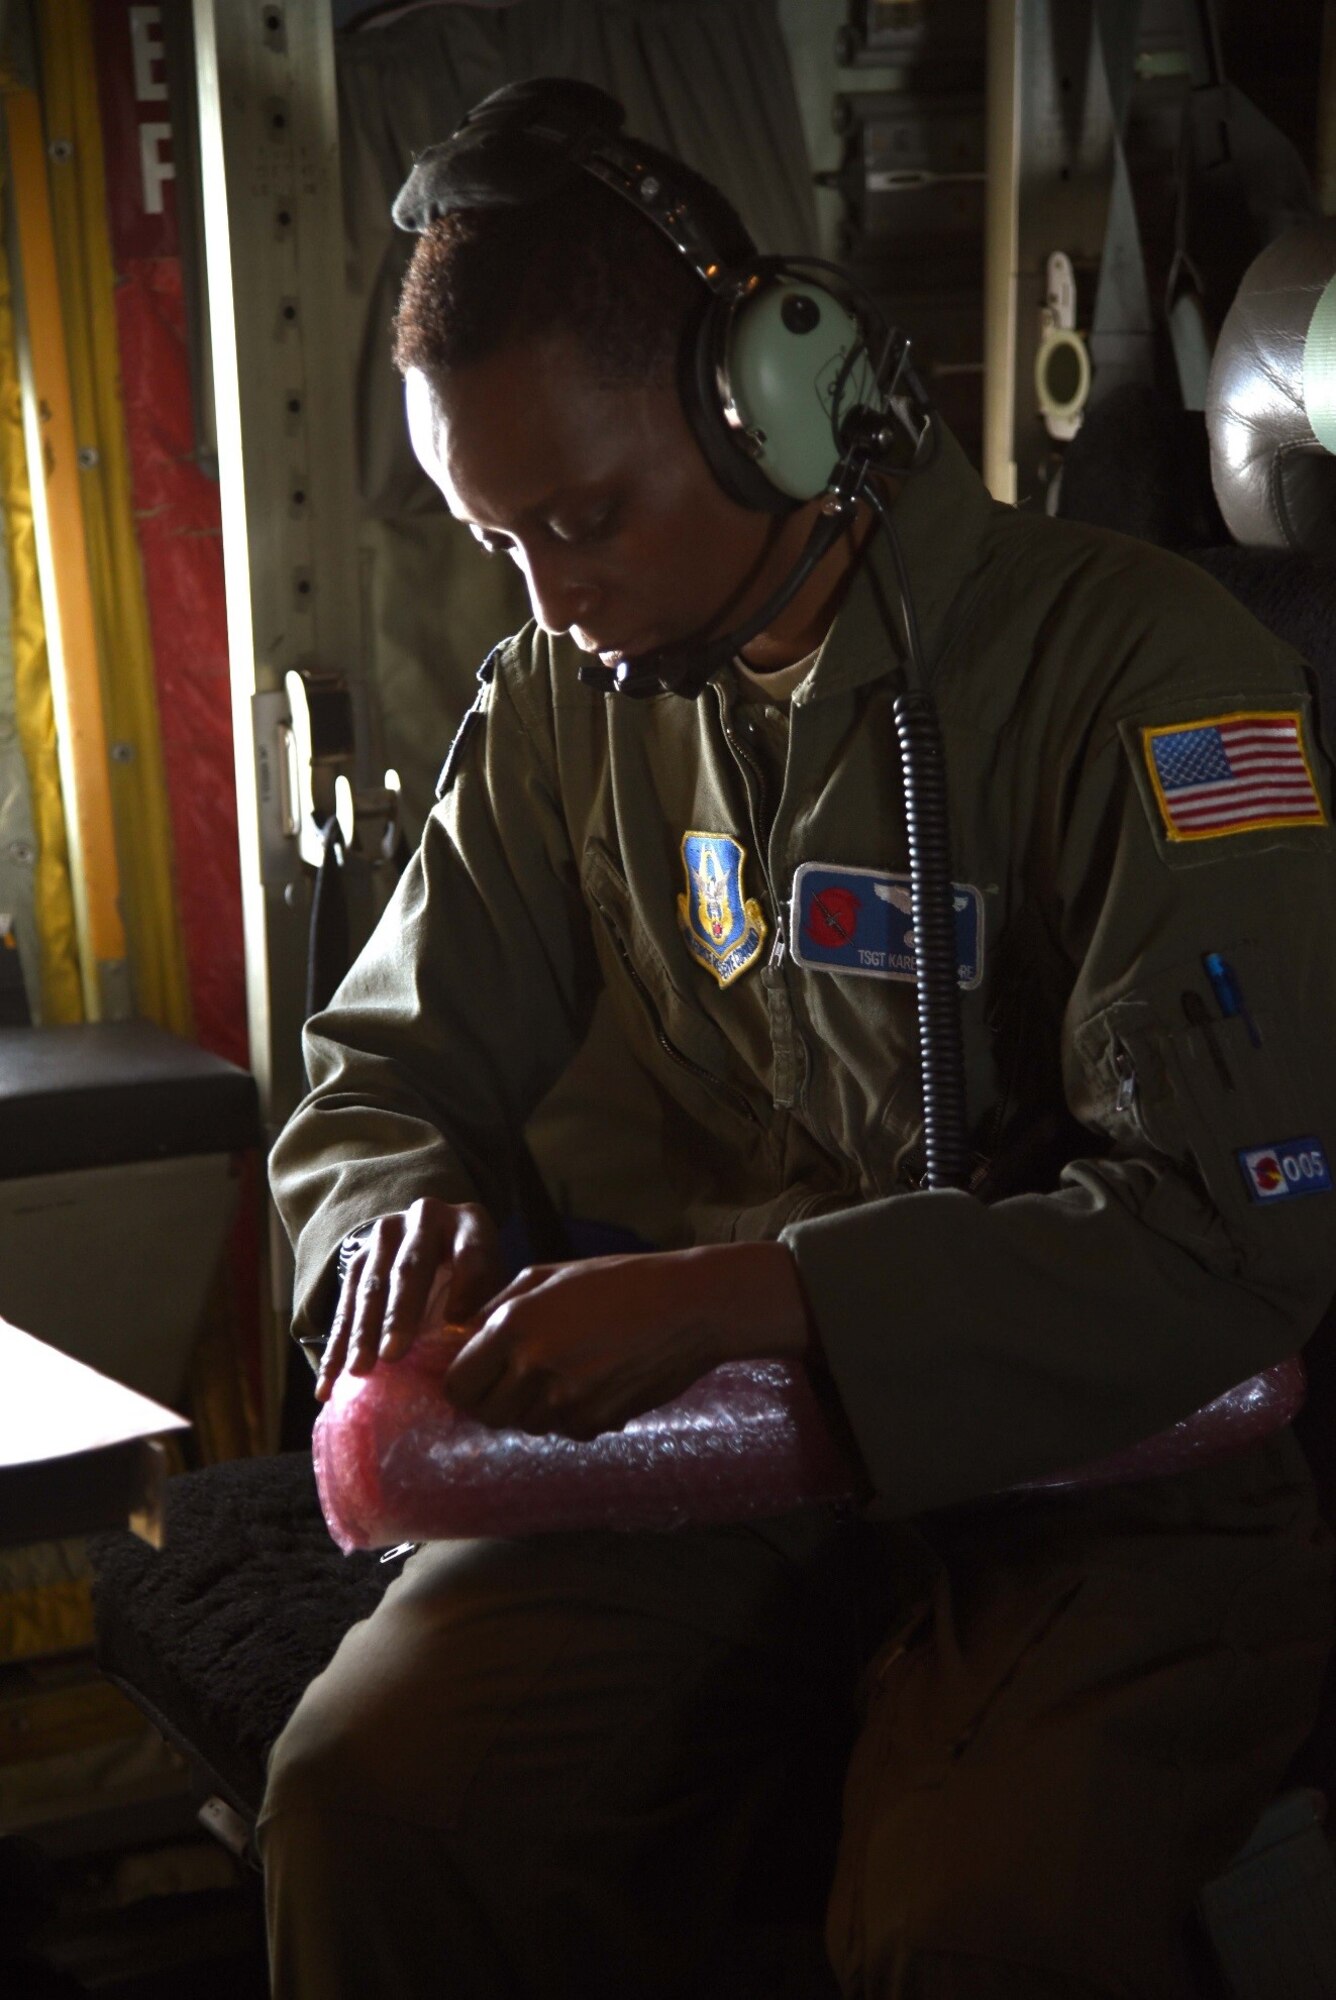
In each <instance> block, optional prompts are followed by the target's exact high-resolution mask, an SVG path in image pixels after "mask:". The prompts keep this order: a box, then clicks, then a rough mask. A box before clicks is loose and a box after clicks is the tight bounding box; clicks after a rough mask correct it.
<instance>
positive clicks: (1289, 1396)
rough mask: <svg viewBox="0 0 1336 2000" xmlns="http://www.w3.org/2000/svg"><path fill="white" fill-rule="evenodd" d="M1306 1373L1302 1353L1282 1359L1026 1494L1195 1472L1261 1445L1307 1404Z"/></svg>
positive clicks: (1037, 1482)
mask: <svg viewBox="0 0 1336 2000" xmlns="http://www.w3.org/2000/svg"><path fill="white" fill-rule="evenodd" d="M1307 1388H1308V1377H1307V1374H1306V1372H1305V1370H1304V1364H1303V1362H1302V1361H1301V1360H1300V1358H1299V1356H1298V1355H1297V1354H1296V1355H1293V1356H1291V1358H1290V1359H1289V1360H1288V1361H1278V1362H1276V1364H1275V1365H1274V1367H1271V1368H1264V1369H1263V1370H1262V1373H1261V1374H1260V1375H1251V1376H1249V1378H1248V1380H1247V1381H1246V1382H1240V1383H1239V1384H1238V1386H1237V1388H1234V1389H1226V1391H1225V1393H1224V1395H1223V1396H1217V1397H1216V1398H1215V1401H1214V1402H1212V1403H1205V1404H1203V1406H1202V1408H1201V1409H1200V1410H1194V1412H1193V1414H1192V1415H1191V1416H1190V1417H1184V1418H1183V1419H1182V1420H1181V1422H1179V1423H1176V1424H1171V1425H1170V1426H1169V1428H1168V1430H1167V1431H1157V1432H1156V1434H1155V1436H1154V1437H1152V1438H1146V1439H1145V1441H1144V1442H1143V1443H1141V1444H1133V1445H1128V1447H1127V1449H1126V1450H1125V1451H1115V1452H1110V1454H1109V1456H1108V1457H1107V1458H1099V1459H1096V1460H1095V1461H1094V1463H1093V1464H1091V1465H1082V1466H1078V1467H1076V1468H1075V1469H1074V1470H1072V1471H1070V1472H1051V1473H1049V1475H1048V1476H1047V1478H1045V1479H1031V1480H1028V1481H1027V1482H1026V1484H1025V1485H1024V1486H1023V1487H1022V1488H1021V1489H1020V1490H1021V1491H1022V1492H1025V1493H1061V1492H1065V1491H1068V1490H1070V1489H1072V1488H1075V1487H1080V1486H1123V1485H1126V1484H1127V1483H1128V1481H1129V1480H1133V1479H1162V1478H1164V1477H1165V1476H1166V1475H1167V1474H1168V1473H1171V1472H1191V1471H1192V1470H1193V1469H1194V1468H1195V1467H1196V1466H1199V1465H1213V1464H1214V1463H1215V1461H1216V1460H1217V1459H1220V1458H1230V1457H1232V1456H1233V1454H1234V1453H1235V1452H1237V1451H1245V1450H1246V1449H1247V1448H1248V1446H1249V1445H1254V1444H1260V1443H1261V1441H1262V1439H1263V1438H1266V1437H1270V1435H1271V1433H1272V1431H1278V1430H1279V1429H1280V1427H1281V1425H1282V1424H1288V1423H1291V1422H1292V1421H1293V1420H1294V1418H1295V1417H1297V1416H1298V1414H1299V1412H1300V1410H1301V1409H1302V1408H1303V1401H1304V1395H1305V1393H1306V1391H1307Z"/></svg>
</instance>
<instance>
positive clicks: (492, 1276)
mask: <svg viewBox="0 0 1336 2000" xmlns="http://www.w3.org/2000/svg"><path fill="white" fill-rule="evenodd" d="M454 1213H455V1230H454V1240H453V1244H452V1255H451V1259H450V1282H449V1285H448V1287H447V1289H446V1292H445V1295H444V1297H443V1299H442V1301H441V1315H442V1317H443V1318H445V1319H452V1320H464V1319H471V1318H472V1317H473V1315H474V1314H475V1313H476V1312H478V1311H479V1310H480V1308H481V1307H482V1306H484V1305H486V1304H487V1302H488V1300H489V1299H491V1298H492V1297H493V1296H494V1295H495V1293H496V1291H497V1289H498V1287H499V1285H500V1283H501V1246H500V1242H499V1240H498V1237H497V1233H496V1225H495V1224H494V1223H493V1221H492V1218H491V1216H490V1215H488V1213H487V1211H486V1209H485V1208H479V1207H478V1206H477V1205H476V1204H475V1203H472V1202H470V1203H468V1204H466V1205H465V1206H463V1207H461V1208H458V1209H456V1210H455V1212H454Z"/></svg>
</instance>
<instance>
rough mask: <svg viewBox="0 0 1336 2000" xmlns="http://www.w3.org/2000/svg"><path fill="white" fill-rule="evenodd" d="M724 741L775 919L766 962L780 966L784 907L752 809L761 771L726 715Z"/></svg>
mask: <svg viewBox="0 0 1336 2000" xmlns="http://www.w3.org/2000/svg"><path fill="white" fill-rule="evenodd" d="M722 705H723V704H722V700H721V703H720V706H721V707H722ZM724 741H725V743H727V745H728V747H729V749H730V750H731V751H732V752H733V756H734V758H735V759H736V761H737V764H738V766H739V769H740V770H741V772H742V782H743V784H744V785H745V786H746V788H747V817H748V819H749V820H750V821H751V836H752V845H753V846H754V847H755V849H756V865H757V867H758V868H759V869H760V871H761V880H762V881H763V882H764V884H765V893H766V895H767V896H768V897H769V899H770V909H771V912H772V914H773V916H774V920H775V941H774V943H773V944H772V945H771V947H770V956H769V959H768V961H767V963H768V964H769V965H772V966H780V965H782V964H783V963H784V952H785V949H786V946H785V938H784V910H783V908H782V906H781V904H780V901H779V898H778V897H777V896H776V894H775V887H774V883H773V881H772V880H771V876H770V853H769V842H768V841H765V840H762V838H761V825H760V820H759V818H758V816H757V811H756V808H757V805H758V803H759V801H760V800H761V799H763V798H764V796H765V773H764V771H763V770H762V769H761V767H760V765H759V764H758V763H757V762H756V760H755V758H754V757H753V756H752V755H751V754H750V752H749V751H748V750H747V749H746V748H745V747H744V745H743V743H742V741H741V739H740V737H739V736H738V733H737V730H736V728H735V727H734V725H733V722H732V720H731V718H728V717H725V719H724Z"/></svg>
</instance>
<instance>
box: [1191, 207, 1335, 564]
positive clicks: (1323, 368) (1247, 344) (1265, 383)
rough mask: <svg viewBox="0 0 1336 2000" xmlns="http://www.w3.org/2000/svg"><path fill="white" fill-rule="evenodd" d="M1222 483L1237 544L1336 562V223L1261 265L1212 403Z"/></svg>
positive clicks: (1242, 302)
mask: <svg viewBox="0 0 1336 2000" xmlns="http://www.w3.org/2000/svg"><path fill="white" fill-rule="evenodd" d="M1206 424H1207V430H1208V433H1209V436H1210V442H1211V480H1212V483H1213V485H1214V487H1215V494H1216V499H1217V500H1218V501H1219V503H1220V511H1221V513H1222V514H1223V515H1224V517H1225V521H1226V523H1227V525H1228V527H1229V531H1230V533H1231V534H1232V535H1233V537H1234V539H1235V541H1237V542H1242V543H1244V544H1245V546H1247V547H1251V548H1271V549H1295V550H1302V551H1304V552H1305V553H1307V554H1309V555H1319V556H1336V217H1324V218H1322V219H1320V220H1316V221H1313V222H1304V223H1300V224H1299V226H1298V227H1297V228H1295V229H1288V230H1286V231H1285V233H1284V235H1283V236H1278V237H1277V238H1276V240H1275V241H1274V242H1273V243H1269V244H1268V245H1267V247H1266V249H1265V250H1264V251H1263V252H1262V254H1261V256H1260V257H1258V258H1256V259H1255V260H1254V262H1253V263H1252V264H1250V265H1249V267H1248V269H1247V271H1246V272H1245V273H1244V277H1243V283H1242V284H1241V285H1240V286H1239V290H1238V296H1237V297H1236V298H1235V300H1234V303H1233V305H1232V306H1231V307H1230V309H1229V312H1228V313H1227V314H1226V316H1225V323H1224V325H1223V326H1222V327H1221V329H1220V338H1219V340H1218V342H1217V343H1216V350H1215V358H1214V360H1213V362H1212V364H1211V377H1210V382H1209V385H1208V387H1207V392H1206Z"/></svg>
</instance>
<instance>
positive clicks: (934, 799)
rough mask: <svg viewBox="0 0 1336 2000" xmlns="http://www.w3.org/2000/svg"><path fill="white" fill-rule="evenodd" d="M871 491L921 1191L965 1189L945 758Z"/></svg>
mask: <svg viewBox="0 0 1336 2000" xmlns="http://www.w3.org/2000/svg"><path fill="white" fill-rule="evenodd" d="M865 491H866V497H867V499H868V500H869V502H870V503H871V505H872V507H873V508H874V509H875V511H876V514H877V518H878V520H879V521H880V523H881V528H882V532H883V533H884V534H885V536H886V540H887V542H888V543H889V545H890V550H891V556H892V559H893V561H894V563H895V574H896V579H897V582H898V584H899V591H900V609H901V613H902V615H903V618H904V621H905V638H906V641H907V649H908V656H909V657H908V667H909V672H908V679H909V687H908V688H907V689H906V691H905V692H904V693H903V694H901V695H898V696H897V697H896V700H895V704H894V707H893V708H892V711H891V712H892V715H893V717H894V720H895V733H896V736H897V738H898V740H899V744H900V769H901V776H902V779H903V783H904V793H905V826H906V831H907V834H908V839H909V902H910V911H911V920H912V922H913V926H914V956H915V961H916V969H917V974H918V983H917V996H918V1024H919V1068H920V1072H921V1076H922V1084H923V1146H924V1153H925V1156H926V1161H927V1170H926V1172H925V1174H924V1179H923V1184H924V1186H925V1187H928V1188H963V1187H966V1186H968V1184H969V1177H970V1145H969V1121H968V1116H967V1111H966V1102H965V1047H964V1036H963V1034H962V1031H961V1025H960V984H959V971H958V967H957V963H956V913H955V892H954V889H953V886H952V879H951V823H950V819H949V816H948V812H947V796H946V758H945V755H944V754H943V750H942V732H941V726H940V724H939V723H938V720H937V704H936V703H935V702H934V700H933V698H932V694H931V692H930V691H929V688H928V677H927V669H926V667H925V665H924V660H923V647H922V644H921V641H920V638H919V630H918V619H917V617H916V616H915V612H914V599H913V594H912V592H911V590H910V587H909V577H908V575H907V573H906V569H905V560H904V556H903V555H902V553H901V550H900V543H899V540H898V538H897V536H896V533H895V530H894V528H893V527H892V526H891V518H890V510H889V508H887V507H886V505H885V504H884V502H883V501H882V499H881V497H880V495H879V494H878V493H877V492H876V491H875V489H874V488H873V486H872V485H871V483H869V485H868V487H867V488H866V489H865Z"/></svg>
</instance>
